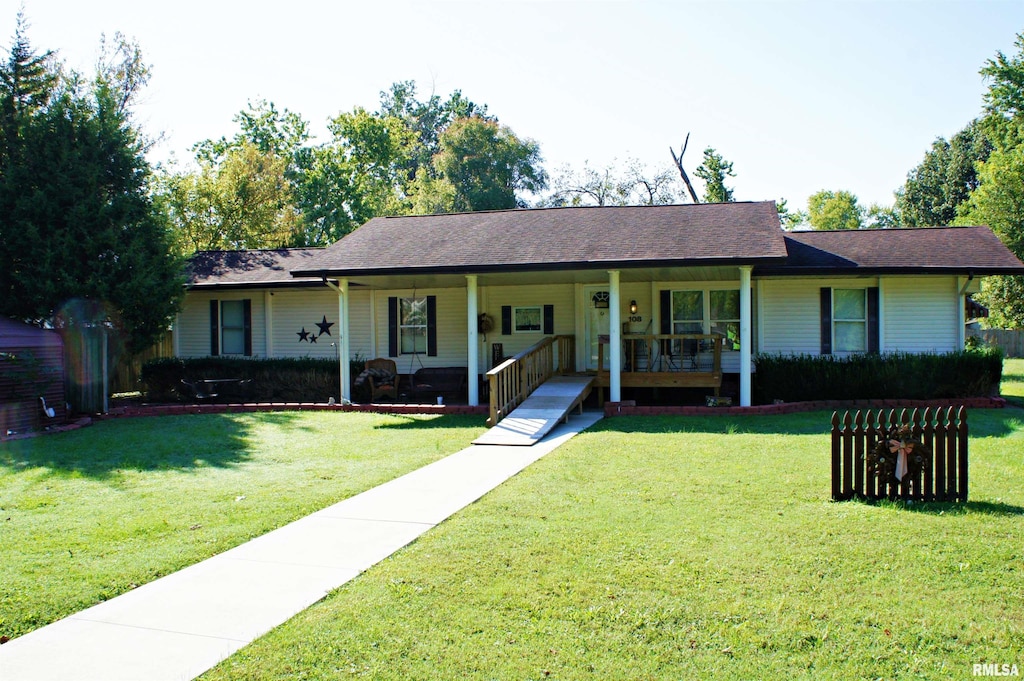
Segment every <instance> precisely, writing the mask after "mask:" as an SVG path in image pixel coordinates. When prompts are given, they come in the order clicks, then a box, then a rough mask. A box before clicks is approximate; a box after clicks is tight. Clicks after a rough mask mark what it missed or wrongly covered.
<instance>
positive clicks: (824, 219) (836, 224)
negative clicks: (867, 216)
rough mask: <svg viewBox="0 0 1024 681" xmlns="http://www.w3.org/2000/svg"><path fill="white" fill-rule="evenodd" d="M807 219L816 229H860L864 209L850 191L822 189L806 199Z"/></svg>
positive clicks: (862, 222) (862, 223)
mask: <svg viewBox="0 0 1024 681" xmlns="http://www.w3.org/2000/svg"><path fill="white" fill-rule="evenodd" d="M807 221H808V222H809V223H810V225H811V227H812V228H813V229H818V230H839V229H861V228H862V227H863V226H864V209H863V208H861V207H860V205H859V204H858V203H857V197H856V196H855V195H854V194H852V193H851V192H848V191H843V190H839V191H829V190H827V189H822V190H821V191H819V192H816V193H814V194H811V196H810V197H808V199H807Z"/></svg>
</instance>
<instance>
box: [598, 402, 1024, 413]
mask: <svg viewBox="0 0 1024 681" xmlns="http://www.w3.org/2000/svg"><path fill="white" fill-rule="evenodd" d="M949 406H954V407H959V406H964V407H967V408H969V409H1002V408H1004V407H1005V406H1006V400H1005V399H1003V398H1002V397H968V398H963V399H952V400H891V399H889V400H816V401H813V402H784V403H782V404H759V405H756V406H752V407H678V406H662V407H638V406H636V404H635V403H634V402H632V401H625V402H606V403H605V405H604V415H605V416H715V415H718V416H725V415H732V416H739V415H748V416H753V415H756V414H798V413H801V412H806V411H822V410H831V411H840V410H847V409H899V408H903V407H906V408H910V409H915V408H916V409H925V408H928V407H930V408H932V409H939V408H946V407H949Z"/></svg>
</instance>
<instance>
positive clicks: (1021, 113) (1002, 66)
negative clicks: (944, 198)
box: [958, 33, 1024, 328]
mask: <svg viewBox="0 0 1024 681" xmlns="http://www.w3.org/2000/svg"><path fill="white" fill-rule="evenodd" d="M1014 44H1015V45H1016V47H1017V52H1016V54H1014V55H1012V56H1009V57H1007V56H1006V55H1005V54H1003V53H1002V52H997V53H996V56H995V58H993V59H990V60H988V61H987V62H986V63H985V65H984V66H983V67H982V69H981V75H982V77H983V78H984V79H985V80H986V81H987V82H988V83H989V86H988V91H987V92H986V93H985V95H984V104H985V116H984V117H983V118H982V120H981V122H980V124H979V125H980V127H981V128H982V130H983V131H984V132H985V134H986V135H987V136H988V138H989V140H990V141H991V143H992V146H993V150H992V152H991V154H990V155H989V156H988V159H987V160H984V161H981V162H979V163H977V164H976V165H977V179H978V184H977V186H976V187H974V188H973V191H972V192H971V194H970V198H969V200H968V201H967V202H965V203H962V204H961V205H960V206H959V211H958V212H959V213H960V218H959V220H958V221H959V222H961V223H976V224H987V225H989V226H990V227H991V228H992V231H994V232H995V233H996V234H997V235H998V236H999V238H1000V239H1002V241H1003V243H1005V244H1006V245H1007V246H1008V247H1009V248H1010V250H1011V251H1013V252H1014V254H1016V256H1017V257H1018V258H1024V33H1020V34H1018V35H1017V38H1016V41H1015V43H1014ZM977 298H978V299H979V301H980V302H982V303H983V304H984V305H986V306H987V307H988V308H989V318H988V324H990V325H992V326H997V327H1004V328H1024V277H987V278H986V279H985V280H984V282H983V283H982V292H981V294H980V295H978V296H977Z"/></svg>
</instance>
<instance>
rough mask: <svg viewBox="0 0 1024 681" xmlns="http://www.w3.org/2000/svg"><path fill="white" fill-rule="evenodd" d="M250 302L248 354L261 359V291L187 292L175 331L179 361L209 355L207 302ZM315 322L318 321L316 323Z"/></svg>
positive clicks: (264, 348) (263, 342) (263, 339)
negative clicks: (183, 358) (250, 347)
mask: <svg viewBox="0 0 1024 681" xmlns="http://www.w3.org/2000/svg"><path fill="white" fill-rule="evenodd" d="M246 298H248V299H249V300H251V301H252V354H253V356H254V357H263V356H265V355H266V352H267V342H266V334H265V333H264V329H265V326H264V323H263V319H264V316H263V315H264V305H263V291H262V290H259V291H220V292H216V293H214V292H208V291H202V292H191V291H190V292H189V293H188V294H187V295H186V296H185V302H184V304H183V305H182V309H181V314H180V315H179V318H178V328H177V329H175V333H176V334H178V338H179V341H178V342H179V344H180V345H179V346H178V347H179V353H180V354H181V356H182V357H208V356H209V354H210V301H211V300H245V299H246ZM318 321H319V320H318Z"/></svg>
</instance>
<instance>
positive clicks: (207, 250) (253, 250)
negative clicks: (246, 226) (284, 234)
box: [189, 246, 326, 258]
mask: <svg viewBox="0 0 1024 681" xmlns="http://www.w3.org/2000/svg"><path fill="white" fill-rule="evenodd" d="M325 248H326V246H281V247H280V248H204V249H200V250H198V251H195V252H194V253H192V255H190V256H189V257H190V258H191V257H192V256H193V255H199V254H200V253H280V252H281V251H322V250H324V249H325Z"/></svg>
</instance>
